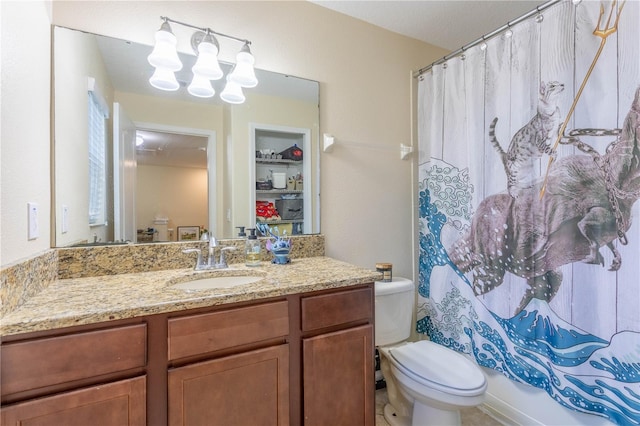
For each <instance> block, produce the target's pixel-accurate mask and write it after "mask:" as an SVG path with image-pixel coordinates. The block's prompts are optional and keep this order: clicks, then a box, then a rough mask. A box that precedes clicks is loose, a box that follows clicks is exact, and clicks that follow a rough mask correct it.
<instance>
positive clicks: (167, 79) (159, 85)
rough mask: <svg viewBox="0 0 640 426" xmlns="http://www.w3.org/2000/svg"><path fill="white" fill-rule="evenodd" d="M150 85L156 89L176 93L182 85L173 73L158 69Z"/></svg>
mask: <svg viewBox="0 0 640 426" xmlns="http://www.w3.org/2000/svg"><path fill="white" fill-rule="evenodd" d="M149 83H151V85H152V86H153V87H155V88H156V89H160V90H167V91H174V90H178V88H179V87H180V84H179V83H178V80H176V75H175V74H174V73H173V71H171V70H169V69H167V68H161V67H160V68H156V71H155V72H154V73H153V75H152V76H151V78H150V79H149Z"/></svg>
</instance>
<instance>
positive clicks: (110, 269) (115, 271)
mask: <svg viewBox="0 0 640 426" xmlns="http://www.w3.org/2000/svg"><path fill="white" fill-rule="evenodd" d="M260 240H261V241H260V242H261V245H262V260H263V261H269V260H271V258H272V257H273V255H272V254H271V253H269V252H267V251H266V250H265V243H266V241H267V239H266V238H260ZM291 240H292V251H291V258H292V259H300V258H306V257H317V256H324V235H322V234H316V235H300V236H292V237H291ZM218 245H219V246H234V247H236V250H232V251H229V252H227V253H226V257H227V262H228V263H230V264H231V263H243V262H244V247H245V241H244V240H243V239H229V240H219V241H218ZM186 248H200V249H202V252H203V256H206V255H207V249H208V243H207V242H201V241H192V242H170V243H155V244H124V245H111V246H97V247H75V248H72V247H69V248H58V249H50V250H47V251H46V252H44V253H42V254H39V255H37V256H34V257H33V258H29V259H27V260H24V261H21V262H17V263H15V264H12V265H9V266H6V267H4V268H2V269H1V270H0V302H1V303H0V318H1V317H3V316H5V315H6V314H8V313H10V312H12V311H14V310H15V309H17V308H18V307H20V306H21V305H22V304H24V303H25V302H26V301H27V300H28V299H29V298H30V297H32V296H34V295H36V294H38V293H39V292H40V291H42V290H43V289H45V288H47V287H48V286H49V285H50V284H51V283H52V282H55V281H56V280H63V279H70V278H87V277H96V276H102V275H119V274H131V273H142V272H153V271H162V270H170V269H183V268H190V267H193V266H194V265H195V262H196V259H195V255H194V254H184V253H182V250H184V249H186ZM216 256H219V247H218V248H217V249H216Z"/></svg>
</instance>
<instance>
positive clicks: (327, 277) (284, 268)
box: [0, 257, 380, 336]
mask: <svg viewBox="0 0 640 426" xmlns="http://www.w3.org/2000/svg"><path fill="white" fill-rule="evenodd" d="M233 275H258V276H261V277H263V279H261V280H259V281H257V282H255V283H251V284H245V285H240V286H236V287H231V288H220V289H211V290H182V289H177V288H172V287H171V286H172V285H173V284H176V283H178V282H182V281H188V280H190V279H198V278H207V277H211V276H233ZM193 277H197V278H193ZM379 278H380V274H379V273H377V272H375V271H373V270H366V269H363V268H359V267H356V266H353V265H350V264H348V263H345V262H341V261H337V260H335V259H331V258H328V257H309V258H302V259H293V260H292V261H291V263H290V264H288V265H273V264H271V263H269V262H262V264H261V265H260V266H259V267H246V266H245V265H244V264H232V265H229V268H228V269H221V270H213V271H194V270H193V269H170V270H163V271H155V272H142V273H135V274H120V275H108V276H97V277H90V278H73V279H63V280H57V281H55V282H54V283H52V284H51V285H49V286H48V287H47V288H46V289H44V290H42V291H41V292H39V293H38V294H36V295H35V296H33V297H31V298H30V299H29V300H28V301H26V302H25V303H24V304H23V305H22V306H20V307H19V308H18V309H16V310H15V311H13V312H11V313H9V314H7V315H6V316H4V317H2V318H1V319H0V336H8V335H14V334H20V333H28V332H34V331H44V330H52V329H56V328H62V327H69V326H74V325H83V324H92V323H98V322H103V321H110V320H118V319H124V318H133V317H138V316H144V315H152V314H158V313H166V312H175V311H181V310H186V309H192V308H202V307H207V306H215V305H222V304H226V303H234V302H242V301H249V300H257V299H263V298H268V297H275V296H282V295H288V294H296V293H305V292H309V291H315V290H323V289H330V288H339V287H348V286H353V285H359V284H364V283H369V282H372V281H375V280H378V279H379Z"/></svg>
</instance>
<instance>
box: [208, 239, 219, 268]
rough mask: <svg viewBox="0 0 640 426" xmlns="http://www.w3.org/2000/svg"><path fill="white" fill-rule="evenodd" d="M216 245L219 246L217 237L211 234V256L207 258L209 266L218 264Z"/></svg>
mask: <svg viewBox="0 0 640 426" xmlns="http://www.w3.org/2000/svg"><path fill="white" fill-rule="evenodd" d="M216 247H218V241H216V237H214V236H213V235H209V257H208V258H207V265H208V266H209V267H215V265H216Z"/></svg>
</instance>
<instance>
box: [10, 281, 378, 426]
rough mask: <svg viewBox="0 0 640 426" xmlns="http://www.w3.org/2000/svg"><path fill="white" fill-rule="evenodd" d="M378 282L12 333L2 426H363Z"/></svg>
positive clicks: (370, 399) (368, 414)
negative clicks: (41, 330)
mask: <svg viewBox="0 0 640 426" xmlns="http://www.w3.org/2000/svg"><path fill="white" fill-rule="evenodd" d="M373 309H374V308H373V284H367V285H363V286H358V287H355V288H354V287H349V288H346V289H333V290H323V291H318V292H312V293H304V294H293V295H288V296H282V297H279V298H274V299H265V300H260V301H256V302H242V303H238V304H229V305H220V306H215V307H210V308H200V309H194V310H189V311H180V312H174V313H165V314H156V315H150V316H147V317H143V318H139V319H130V320H119V321H110V322H106V323H100V324H93V325H85V326H78V327H73V328H68V329H65V330H52V331H47V332H35V333H31V334H28V335H22V336H20V335H17V336H9V337H8V338H5V339H3V341H2V342H1V345H0V360H1V363H2V365H1V367H2V374H1V378H0V380H1V382H0V389H1V394H2V408H1V409H0V416H1V417H0V424H2V425H56V426H57V425H62V424H64V425H73V424H77V425H86V424H96V425H98V424H99V425H101V426H103V425H145V424H148V425H153V426H156V425H159V426H161V425H166V424H168V425H172V426H173V425H202V424H206V425H225V426H226V425H241V426H245V425H254V424H255V425H258V424H259V425H278V426H279V425H282V426H285V425H293V426H296V425H301V424H305V425H314V426H315V425H341V424H344V425H358V426H360V425H363V426H372V425H373V424H374V419H375V408H374V405H375V403H374V398H375V396H374V362H373V358H374V346H373Z"/></svg>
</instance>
